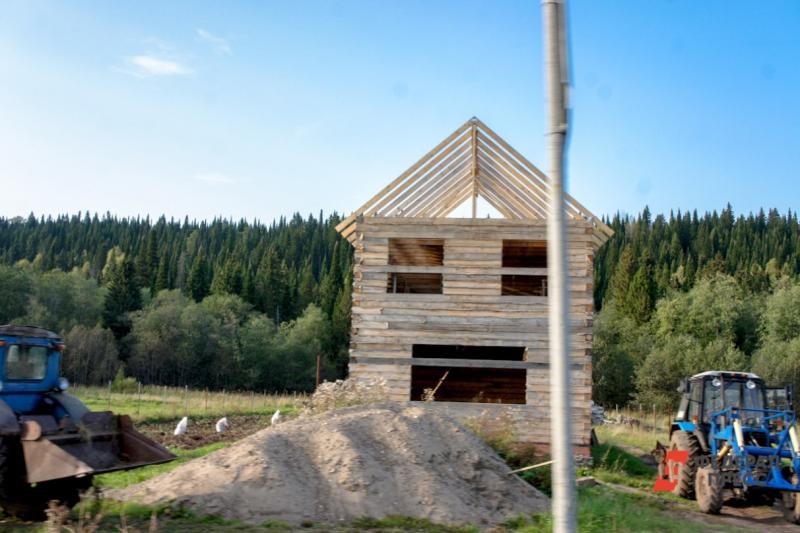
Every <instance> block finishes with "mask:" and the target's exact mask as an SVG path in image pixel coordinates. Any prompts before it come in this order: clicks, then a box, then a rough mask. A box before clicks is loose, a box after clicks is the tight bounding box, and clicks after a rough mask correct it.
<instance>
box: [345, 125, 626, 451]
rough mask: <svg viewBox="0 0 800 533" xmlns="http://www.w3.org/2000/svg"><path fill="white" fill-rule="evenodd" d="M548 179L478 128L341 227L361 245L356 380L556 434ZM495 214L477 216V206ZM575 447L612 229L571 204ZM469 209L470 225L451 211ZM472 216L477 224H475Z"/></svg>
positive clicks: (528, 430)
mask: <svg viewBox="0 0 800 533" xmlns="http://www.w3.org/2000/svg"><path fill="white" fill-rule="evenodd" d="M548 189H549V187H548V179H547V177H546V176H545V175H544V174H543V173H542V171H540V170H539V169H538V168H536V167H535V166H534V165H533V164H531V163H530V162H529V161H528V160H527V159H525V157H523V156H522V155H521V154H520V153H519V152H517V151H516V150H514V149H513V148H512V147H511V146H509V145H508V144H507V143H506V142H505V141H503V139H501V138H500V137H499V136H498V135H497V134H496V133H494V132H493V131H492V130H491V129H489V128H488V127H487V126H486V125H485V124H483V123H482V122H481V121H479V120H478V119H475V118H473V119H471V120H469V121H468V122H467V123H465V124H464V125H463V126H461V127H460V128H458V129H457V130H456V131H455V132H453V134H452V135H450V136H449V137H447V138H446V139H445V140H444V141H442V143H440V144H439V145H438V146H437V147H435V148H434V149H433V150H431V151H430V152H429V153H428V154H427V155H425V157H423V158H422V159H420V160H419V161H417V162H416V163H414V165H412V166H411V168H409V169H408V170H407V171H405V172H404V173H403V174H402V175H400V176H399V177H398V178H397V179H396V180H394V181H393V182H392V183H390V184H389V185H387V186H386V187H385V188H384V189H383V190H382V191H380V192H379V193H378V194H376V195H375V196H374V197H372V198H371V199H370V200H369V201H368V202H367V203H365V204H364V205H363V206H361V207H360V208H359V209H357V210H356V211H355V212H354V213H353V214H352V215H350V216H349V217H347V218H346V219H345V220H344V221H342V223H341V224H339V225H338V226H337V228H336V229H337V231H339V232H340V233H341V235H342V236H344V237H345V238H346V239H347V240H348V241H349V242H350V243H351V244H352V245H353V247H354V248H355V261H354V267H353V311H352V323H353V326H352V338H351V344H350V376H351V378H353V379H357V380H358V379H374V378H377V377H383V378H384V379H385V380H386V381H387V383H388V386H389V392H390V396H391V398H392V399H393V400H398V401H408V400H411V401H421V400H423V399H425V398H426V397H427V399H428V400H429V401H430V400H431V399H432V401H433V402H434V403H433V405H436V406H440V407H441V408H446V409H447V410H448V411H449V412H450V413H451V414H453V415H455V416H457V417H459V418H462V419H463V418H470V417H479V416H481V415H482V416H484V417H486V416H489V417H490V418H496V419H497V420H506V421H509V423H512V424H513V426H514V434H515V437H516V438H517V439H518V440H520V441H525V442H533V443H537V444H540V445H543V446H542V447H543V448H544V450H546V449H547V443H548V442H549V440H550V435H549V424H548V420H549V401H548V397H549V394H550V389H549V365H548V344H547V336H548V326H547V313H548V306H547V240H546V234H547V231H546V211H547V205H548V201H547V198H548ZM479 202H481V205H484V203H483V202H485V205H487V207H488V206H491V208H493V211H494V213H495V216H494V217H486V216H485V215H481V216H478V205H479ZM567 210H568V215H569V216H568V222H567V235H568V241H569V242H568V258H569V263H568V264H569V290H570V298H571V299H570V315H571V316H570V323H571V326H572V336H571V348H572V379H573V394H574V397H573V406H574V412H573V417H574V423H575V424H574V428H575V438H576V442H575V445H576V450H577V452H578V453H582V454H585V453H588V445H589V437H590V431H591V427H590V424H591V420H590V419H591V416H590V415H591V413H590V399H591V386H592V369H591V362H592V358H591V349H592V317H593V312H594V309H593V303H592V274H593V258H594V254H595V252H596V251H597V249H598V247H600V246H602V245H603V243H604V242H605V241H606V240H607V239H608V238H609V237H610V236H611V234H612V231H611V230H610V229H609V228H608V227H607V226H606V225H605V224H603V222H602V221H600V220H599V219H598V218H597V217H596V216H594V215H593V214H592V213H590V212H589V211H588V210H587V209H586V208H585V207H583V206H582V205H581V204H580V203H578V202H577V201H576V200H575V199H574V198H572V197H569V196H567ZM459 211H461V212H462V216H463V215H466V217H463V218H456V217H455V216H454V214H456V213H459ZM470 214H471V216H470Z"/></svg>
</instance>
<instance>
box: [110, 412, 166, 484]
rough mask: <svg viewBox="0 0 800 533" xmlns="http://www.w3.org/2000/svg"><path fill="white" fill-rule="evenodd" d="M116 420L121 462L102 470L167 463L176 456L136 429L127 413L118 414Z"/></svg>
mask: <svg viewBox="0 0 800 533" xmlns="http://www.w3.org/2000/svg"><path fill="white" fill-rule="evenodd" d="M118 422H119V424H118V428H119V439H118V440H119V455H120V459H121V462H120V464H118V465H117V466H115V467H112V468H106V469H104V470H102V471H103V472H111V471H114V470H127V469H129V468H137V467H139V466H145V465H157V464H161V463H168V462H169V461H172V460H173V459H175V458H176V456H175V454H173V453H172V452H170V451H169V450H168V449H166V448H165V447H164V446H162V445H160V444H158V443H157V442H155V441H153V440H151V439H149V438H147V437H145V436H144V435H142V434H141V433H139V432H138V431H136V429H134V427H133V423H132V422H131V417H129V416H128V415H120V416H119V417H118Z"/></svg>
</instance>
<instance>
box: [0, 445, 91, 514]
mask: <svg viewBox="0 0 800 533" xmlns="http://www.w3.org/2000/svg"><path fill="white" fill-rule="evenodd" d="M24 464H25V461H24V459H23V457H22V449H21V447H20V445H19V441H18V440H16V439H9V438H7V437H6V438H0V507H2V508H3V511H4V512H5V513H6V514H8V515H11V516H14V517H16V518H20V519H23V520H35V521H41V520H44V519H45V518H46V516H47V515H46V511H47V508H48V506H49V504H50V502H51V501H53V500H55V501H57V502H59V503H61V504H64V505H66V506H67V507H72V506H74V505H75V504H76V503H78V502H79V501H80V498H81V494H82V493H83V492H85V491H87V490H89V489H90V488H91V487H92V476H84V477H82V478H65V479H56V480H53V481H46V482H44V483H37V484H36V485H35V486H32V485H30V484H29V483H28V482H27V481H26V480H25V469H24V467H23V465H24Z"/></svg>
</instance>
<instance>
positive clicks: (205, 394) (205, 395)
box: [203, 387, 208, 414]
mask: <svg viewBox="0 0 800 533" xmlns="http://www.w3.org/2000/svg"><path fill="white" fill-rule="evenodd" d="M203 397H204V400H205V407H204V410H205V412H206V414H208V387H206V390H205V393H204V394H203Z"/></svg>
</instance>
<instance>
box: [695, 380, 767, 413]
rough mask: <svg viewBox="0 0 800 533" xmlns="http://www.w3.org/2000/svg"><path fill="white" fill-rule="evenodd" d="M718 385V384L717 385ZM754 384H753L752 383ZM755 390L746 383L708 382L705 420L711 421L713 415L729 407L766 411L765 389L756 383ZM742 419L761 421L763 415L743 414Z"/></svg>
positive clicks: (706, 385) (704, 411) (706, 386)
mask: <svg viewBox="0 0 800 533" xmlns="http://www.w3.org/2000/svg"><path fill="white" fill-rule="evenodd" d="M715 383H716V384H715ZM751 383H753V382H751ZM753 385H755V386H754V387H753V388H750V387H748V386H747V382H744V381H732V380H731V381H723V382H720V380H718V379H714V380H711V379H709V380H707V381H706V384H705V401H704V410H703V419H704V420H707V421H710V420H711V414H712V413H714V412H717V411H722V410H723V409H725V408H727V407H736V408H738V409H764V389H763V387H761V386H759V385H758V384H756V383H753ZM741 415H742V418H744V419H745V420H747V419H754V420H759V419H760V418H761V413H757V412H752V411H750V412H748V411H743V412H742V414H741Z"/></svg>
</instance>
